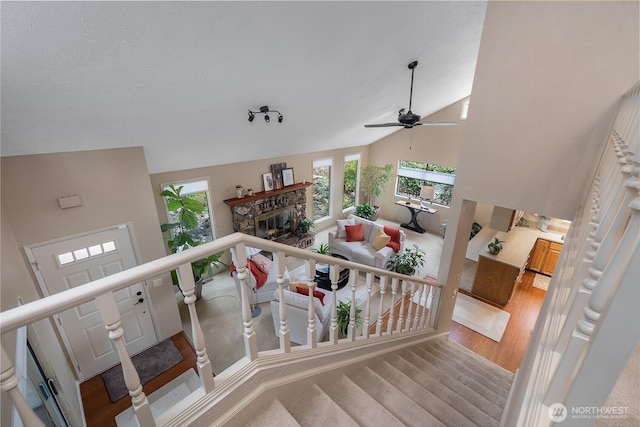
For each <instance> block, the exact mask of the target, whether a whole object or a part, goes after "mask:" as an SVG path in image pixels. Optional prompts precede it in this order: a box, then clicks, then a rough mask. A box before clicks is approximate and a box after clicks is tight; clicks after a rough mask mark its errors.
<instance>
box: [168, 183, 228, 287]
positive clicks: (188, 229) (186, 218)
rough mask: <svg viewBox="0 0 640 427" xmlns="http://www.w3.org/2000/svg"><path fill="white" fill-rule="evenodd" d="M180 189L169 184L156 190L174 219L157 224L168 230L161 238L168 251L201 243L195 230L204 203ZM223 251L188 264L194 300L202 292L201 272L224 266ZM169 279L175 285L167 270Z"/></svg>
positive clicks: (175, 277)
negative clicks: (163, 198)
mask: <svg viewBox="0 0 640 427" xmlns="http://www.w3.org/2000/svg"><path fill="white" fill-rule="evenodd" d="M182 188H183V186H179V187H177V188H176V187H174V186H173V185H170V186H169V188H168V189H165V190H164V191H162V192H161V193H160V195H161V196H163V197H165V199H166V201H167V209H168V210H169V212H170V213H171V215H170V218H171V217H173V218H175V222H168V223H164V224H161V225H160V230H162V232H163V233H168V235H166V236H165V237H164V239H165V240H166V241H167V246H168V247H169V250H170V251H171V253H176V252H180V251H183V250H186V249H189V248H193V247H195V246H198V245H199V244H200V243H202V242H201V241H200V239H199V237H198V235H197V233H196V232H195V230H196V229H197V228H198V214H201V213H202V212H203V211H204V206H203V205H202V203H200V202H199V201H197V200H195V199H193V198H191V197H189V196H185V195H182V194H180V193H181V191H182ZM223 254H224V252H218V253H215V254H213V255H209V256H208V257H206V258H202V259H199V260H197V261H194V262H192V263H191V270H192V272H193V278H194V281H195V282H196V287H195V295H196V298H197V299H200V296H201V295H202V283H203V279H202V277H203V276H204V274H205V273H209V275H211V274H212V272H213V270H212V266H216V267H217V266H219V265H223V266H225V267H226V264H225V263H223V262H222V261H220V258H221V257H222V255H223ZM171 278H172V279H173V283H174V285H177V284H178V279H177V275H176V272H175V271H172V272H171Z"/></svg>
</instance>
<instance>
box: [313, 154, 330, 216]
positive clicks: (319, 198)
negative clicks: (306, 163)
mask: <svg viewBox="0 0 640 427" xmlns="http://www.w3.org/2000/svg"><path fill="white" fill-rule="evenodd" d="M332 166H333V159H330V158H328V159H318V160H314V161H313V220H314V221H315V220H318V219H321V218H325V217H328V216H329V215H330V212H331V167H332Z"/></svg>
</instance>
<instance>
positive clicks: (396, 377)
mask: <svg viewBox="0 0 640 427" xmlns="http://www.w3.org/2000/svg"><path fill="white" fill-rule="evenodd" d="M371 369H372V371H373V372H375V373H376V374H378V375H380V376H381V377H383V378H385V380H386V381H388V382H389V383H390V384H392V385H393V386H394V387H396V388H398V389H400V390H403V392H404V393H405V394H406V395H407V396H408V397H409V398H411V399H412V400H413V401H414V402H416V403H417V404H418V405H420V406H421V407H422V408H424V409H425V410H427V411H429V412H430V413H431V414H432V415H433V416H434V417H436V418H438V419H439V420H440V421H442V422H444V423H445V424H447V425H455V426H457V427H473V426H477V425H478V424H477V423H474V422H473V421H472V419H473V415H474V413H473V411H468V410H465V411H464V412H466V413H467V414H469V413H470V414H469V415H470V416H467V414H465V413H463V412H462V411H459V410H458V408H457V407H456V406H458V407H460V406H462V407H464V400H463V399H460V401H461V402H458V403H457V404H456V403H454V404H453V405H452V404H451V402H447V401H445V400H446V397H447V396H446V394H447V393H446V392H444V393H439V392H440V388H445V387H444V386H442V385H440V386H439V387H438V386H435V387H433V392H432V390H430V389H428V388H425V387H422V386H421V385H420V384H418V383H417V382H415V381H414V380H413V379H412V378H410V377H408V376H407V375H405V374H404V373H403V372H402V371H400V370H399V369H397V368H396V367H394V366H393V365H392V364H390V363H389V362H387V361H383V362H381V363H379V364H377V365H376V366H371ZM434 392H435V393H434ZM449 393H450V392H449ZM491 425H493V423H492V424H491Z"/></svg>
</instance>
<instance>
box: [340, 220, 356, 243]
mask: <svg viewBox="0 0 640 427" xmlns="http://www.w3.org/2000/svg"><path fill="white" fill-rule="evenodd" d="M353 224H355V223H354V221H353V219H351V218H349V219H339V220H337V221H336V225H337V230H338V239H344V238H346V237H347V231H346V230H345V228H344V226H345V225H353Z"/></svg>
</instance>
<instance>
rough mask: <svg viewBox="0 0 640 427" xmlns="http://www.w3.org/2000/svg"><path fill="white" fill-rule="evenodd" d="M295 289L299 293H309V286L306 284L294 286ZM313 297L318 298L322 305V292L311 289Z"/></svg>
mask: <svg viewBox="0 0 640 427" xmlns="http://www.w3.org/2000/svg"><path fill="white" fill-rule="evenodd" d="M296 291H297V292H298V293H299V294H301V295H309V287H308V286H296ZM313 296H314V298H318V299H319V300H320V304H322V305H324V293H322V292H320V291H316V290H315V289H314V290H313Z"/></svg>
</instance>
